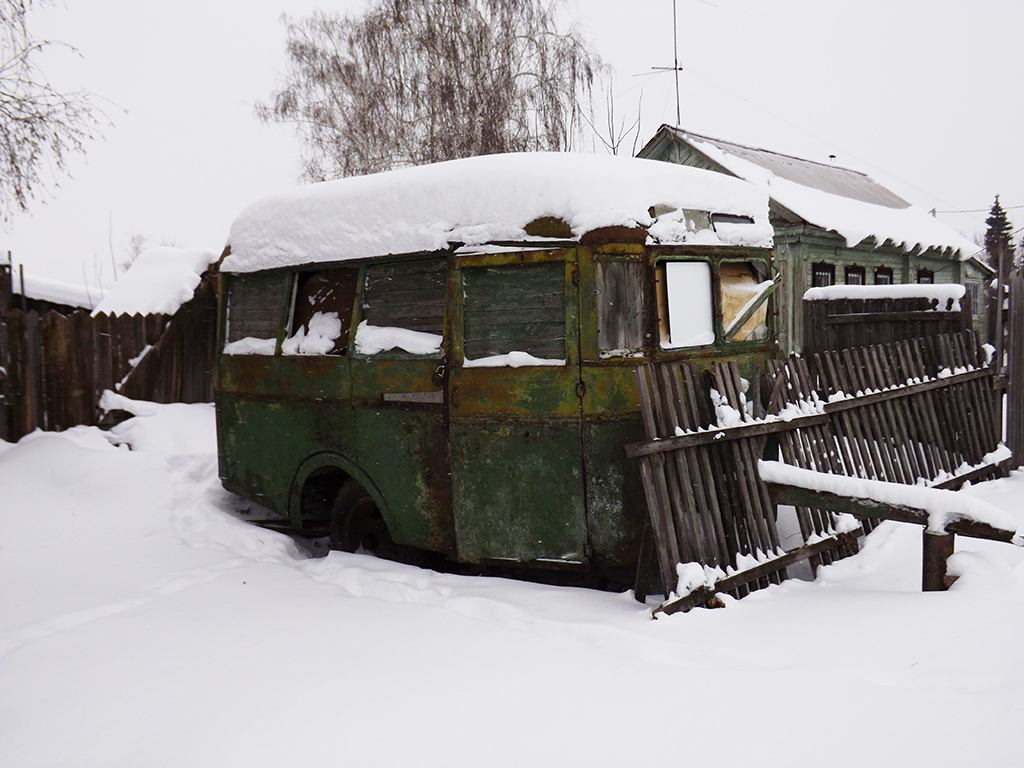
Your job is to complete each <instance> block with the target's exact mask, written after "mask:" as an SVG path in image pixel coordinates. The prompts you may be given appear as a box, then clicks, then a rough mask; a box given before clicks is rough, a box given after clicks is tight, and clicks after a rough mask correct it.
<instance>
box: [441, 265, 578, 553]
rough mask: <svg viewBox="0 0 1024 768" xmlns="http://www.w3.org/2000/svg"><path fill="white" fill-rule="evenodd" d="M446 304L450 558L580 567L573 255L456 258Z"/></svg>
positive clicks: (575, 294) (576, 357)
mask: <svg viewBox="0 0 1024 768" xmlns="http://www.w3.org/2000/svg"><path fill="white" fill-rule="evenodd" d="M454 278H455V279H454V280H452V281H451V288H450V291H451V293H450V294H449V305H450V306H454V307H457V308H458V310H457V312H455V313H454V317H453V325H454V326H455V327H454V328H453V331H454V333H453V338H454V339H455V344H454V345H453V346H454V349H452V350H451V353H450V360H449V362H448V366H449V370H448V404H449V419H450V422H449V441H450V458H451V471H452V500H453V508H454V515H455V530H456V539H457V548H458V554H459V559H461V560H463V561H467V562H481V561H483V562H487V561H516V562H531V563H534V564H537V563H540V562H544V563H550V564H552V565H557V564H564V565H570V566H573V565H580V564H583V563H585V562H586V561H587V558H588V550H587V523H586V506H585V497H584V477H583V459H582V428H581V396H582V385H581V382H580V361H579V319H578V312H579V298H578V288H577V285H576V252H575V250H574V249H568V250H559V251H529V252H514V253H502V254H480V255H467V256H459V257H457V259H456V270H455V275H454Z"/></svg>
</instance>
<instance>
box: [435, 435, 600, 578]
mask: <svg viewBox="0 0 1024 768" xmlns="http://www.w3.org/2000/svg"><path fill="white" fill-rule="evenodd" d="M451 429H452V475H453V481H454V486H455V487H454V489H453V493H454V496H455V498H456V499H458V500H459V502H460V503H459V504H458V508H457V510H456V521H457V525H458V538H459V559H460V560H462V561H464V562H479V561H481V560H490V559H500V560H514V561H518V562H529V561H537V560H557V561H568V562H584V561H585V560H586V559H587V553H586V551H585V547H586V513H585V509H584V502H583V493H582V490H583V477H582V466H581V463H580V422H579V418H578V417H577V418H569V419H559V418H555V417H546V418H544V419H543V420H531V419H515V418H509V417H506V418H503V419H497V418H495V417H494V416H478V417H463V418H460V419H458V420H454V419H453V421H452V427H451Z"/></svg>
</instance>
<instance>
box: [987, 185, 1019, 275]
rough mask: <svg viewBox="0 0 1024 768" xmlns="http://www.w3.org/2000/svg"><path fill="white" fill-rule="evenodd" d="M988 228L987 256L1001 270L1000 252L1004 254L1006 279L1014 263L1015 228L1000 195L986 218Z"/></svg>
mask: <svg viewBox="0 0 1024 768" xmlns="http://www.w3.org/2000/svg"><path fill="white" fill-rule="evenodd" d="M985 223H986V224H987V225H988V229H987V230H986V231H985V258H986V260H987V261H988V265H989V266H990V267H992V269H994V270H996V271H998V270H999V254H1000V253H1002V254H1003V274H1002V275H1001V276H1000V277H1001V278H1002V280H1004V281H1005V280H1006V276H1007V274H1009V271H1010V267H1011V266H1013V263H1014V250H1015V249H1014V246H1013V230H1012V228H1011V226H1010V220H1009V219H1008V218H1006V211H1005V210H1003V206H1002V205H1001V204H1000V202H999V195H996V200H995V202H994V203H992V208H991V210H989V212H988V218H987V219H985Z"/></svg>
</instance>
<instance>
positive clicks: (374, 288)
mask: <svg viewBox="0 0 1024 768" xmlns="http://www.w3.org/2000/svg"><path fill="white" fill-rule="evenodd" d="M447 286H448V264H447V261H446V260H445V259H429V260H424V261H411V262H401V263H396V264H379V265H371V266H370V267H368V268H367V270H366V290H365V293H364V294H363V317H364V318H365V319H366V322H367V323H369V324H370V325H376V326H380V327H385V328H408V329H410V330H413V331H422V332H424V333H436V334H441V333H442V331H443V330H444V305H445V297H446V295H447V290H448V287H447Z"/></svg>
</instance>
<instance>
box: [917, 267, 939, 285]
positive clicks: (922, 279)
mask: <svg viewBox="0 0 1024 768" xmlns="http://www.w3.org/2000/svg"><path fill="white" fill-rule="evenodd" d="M917 282H918V283H920V284H921V285H931V284H932V283H934V282H935V273H934V272H932V271H931V270H930V269H919V270H917Z"/></svg>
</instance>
